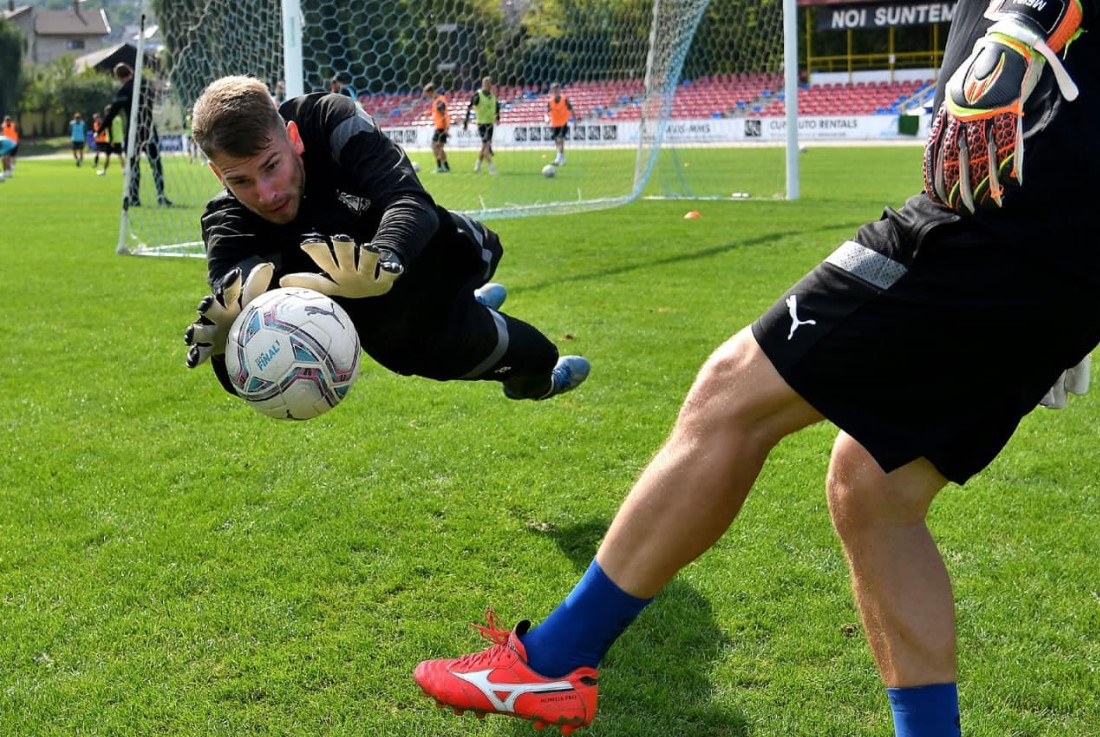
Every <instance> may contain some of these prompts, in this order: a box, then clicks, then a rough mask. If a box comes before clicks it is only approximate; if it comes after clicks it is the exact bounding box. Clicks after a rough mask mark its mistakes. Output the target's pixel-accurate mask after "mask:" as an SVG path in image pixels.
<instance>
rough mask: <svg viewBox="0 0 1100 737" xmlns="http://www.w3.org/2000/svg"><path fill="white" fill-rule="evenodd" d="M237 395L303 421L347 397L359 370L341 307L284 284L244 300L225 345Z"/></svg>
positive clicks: (350, 328)
mask: <svg viewBox="0 0 1100 737" xmlns="http://www.w3.org/2000/svg"><path fill="white" fill-rule="evenodd" d="M225 367H226V369H228V371H229V380H230V382H231V383H232V384H233V388H234V389H235V390H236V391H237V394H239V395H240V396H241V398H243V399H244V401H245V402H247V403H248V405H249V406H250V407H252V408H253V409H254V410H256V411H257V412H261V413H263V414H265V415H270V416H271V417H277V418H279V419H281V420H308V419H311V418H313V417H316V416H317V415H320V414H324V413H325V412H328V411H329V410H330V409H332V408H333V407H335V406H336V405H337V404H339V403H340V402H341V401H342V400H343V399H344V397H346V396H347V394H348V391H349V390H350V389H351V386H352V384H354V383H355V379H356V377H357V376H358V375H359V334H358V333H356V332H355V326H354V325H352V323H351V318H350V317H348V313H347V312H345V311H344V308H342V307H341V306H340V305H338V304H336V303H335V302H334V301H332V300H331V299H330V298H328V297H326V296H325V295H323V294H321V293H320V292H315V291H313V290H312V289H302V288H299V287H283V288H281V289H273V290H272V291H270V292H265V293H264V294H261V295H260V296H259V297H257V298H256V299H254V300H252V301H251V302H249V303H248V304H247V305H246V306H245V308H244V309H243V310H241V314H240V315H239V316H238V317H237V319H236V320H235V321H234V322H233V326H232V327H231V328H230V329H229V339H228V340H227V342H226V346H225Z"/></svg>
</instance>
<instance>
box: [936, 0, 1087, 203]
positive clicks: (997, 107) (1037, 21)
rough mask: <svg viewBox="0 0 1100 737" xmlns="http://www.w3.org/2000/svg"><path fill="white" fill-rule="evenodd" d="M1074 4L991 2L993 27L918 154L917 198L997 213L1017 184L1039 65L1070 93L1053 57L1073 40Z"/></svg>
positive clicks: (1077, 18)
mask: <svg viewBox="0 0 1100 737" xmlns="http://www.w3.org/2000/svg"><path fill="white" fill-rule="evenodd" d="M1082 14H1083V9H1082V6H1081V0H1043V2H1034V0H1030V1H1029V0H992V2H991V3H990V4H989V8H988V9H987V10H986V12H985V15H986V17H987V18H989V19H990V20H993V21H994V23H993V25H992V26H990V28H989V30H988V31H987V32H986V35H985V36H983V37H982V38H980V39H978V42H977V43H975V44H974V50H973V51H972V52H971V54H970V56H969V57H968V58H967V59H966V61H964V62H963V63H962V65H961V66H960V67H959V68H958V69H956V70H955V73H954V74H952V75H951V78H950V79H949V80H948V81H947V86H946V88H945V89H944V102H943V104H942V105H941V106H940V109H939V110H938V111H937V113H936V118H935V120H934V121H933V123H932V132H931V134H930V135H929V138H928V144H927V145H926V146H925V149H924V187H925V192H927V193H928V196H929V197H931V198H932V199H933V200H935V201H936V202H939V203H940V204H943V205H947V206H948V207H950V208H951V209H953V210H955V211H957V212H965V211H969V212H974V210H975V208H977V207H1001V205H1002V198H1003V196H1004V192H1005V189H1006V188H1007V187H1012V186H1022V185H1023V183H1024V126H1023V119H1024V111H1025V107H1026V104H1027V100H1028V98H1029V97H1030V96H1031V93H1032V92H1033V91H1034V90H1035V85H1036V83H1037V82H1038V81H1039V77H1040V75H1041V74H1042V72H1043V69H1044V68H1045V67H1046V65H1047V64H1049V65H1050V68H1051V71H1052V72H1053V73H1054V77H1055V80H1056V81H1057V83H1058V88H1059V90H1060V91H1061V93H1062V96H1063V97H1065V98H1066V99H1067V100H1074V99H1076V97H1077V85H1075V84H1074V83H1073V80H1072V79H1070V76H1069V74H1068V73H1067V72H1066V69H1065V67H1064V66H1062V62H1061V60H1060V59H1059V58H1058V54H1059V53H1061V52H1062V51H1063V50H1064V49H1065V48H1066V46H1067V45H1068V44H1069V43H1070V41H1072V40H1073V39H1075V38H1076V37H1077V35H1078V34H1079V33H1080V32H1081V17H1082Z"/></svg>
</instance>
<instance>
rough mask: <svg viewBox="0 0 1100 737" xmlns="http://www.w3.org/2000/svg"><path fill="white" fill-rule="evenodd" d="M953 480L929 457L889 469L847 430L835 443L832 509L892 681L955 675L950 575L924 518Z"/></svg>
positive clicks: (866, 620) (870, 635)
mask: <svg viewBox="0 0 1100 737" xmlns="http://www.w3.org/2000/svg"><path fill="white" fill-rule="evenodd" d="M946 483H947V480H946V479H945V478H944V477H943V476H942V475H940V473H939V472H938V471H937V470H936V469H935V467H933V466H932V464H931V463H929V462H928V461H925V460H923V459H922V460H918V461H914V462H913V463H910V464H908V465H906V466H903V467H902V468H899V469H898V470H896V471H894V472H892V473H889V474H887V473H885V472H884V471H883V470H882V468H881V467H880V466H879V465H878V463H876V462H875V460H874V459H873V458H872V457H871V456H870V454H869V453H868V452H867V450H866V449H865V448H864V447H863V446H862V445H860V444H859V443H857V442H856V441H855V440H854V439H853V438H852V437H851V436H849V435H846V434H844V433H841V434H840V436H839V437H838V438H837V440H836V444H835V445H834V447H833V455H832V460H831V463H830V465H829V480H828V485H827V491H828V498H829V511H830V513H831V515H832V518H833V524H834V525H835V527H836V529H837V532H838V533H839V534H840V539H841V542H842V543H843V544H844V552H845V554H846V555H847V557H848V565H849V569H850V571H851V576H852V589H853V591H854V593H855V599H856V604H857V605H858V607H859V611H860V616H861V617H862V619H863V625H864V628H865V629H866V631H867V641H868V643H869V644H870V645H871V651H872V652H873V654H874V657H875V662H876V663H877V665H878V669H879V673H880V674H881V675H882V680H883V682H884V683H885V685H886V686H887V687H888V688H905V687H913V686H925V685H931V684H938V683H954V682H955V680H956V668H955V612H954V598H953V596H952V592H951V581H950V579H949V578H948V575H947V569H946V568H945V566H944V563H943V558H942V557H941V556H940V553H939V550H938V549H937V548H936V543H935V541H934V540H933V539H932V534H931V533H930V532H929V530H928V526H927V524H926V523H925V516H926V514H927V512H928V508H929V506H930V505H931V503H932V499H933V498H934V497H935V496H936V494H937V493H938V492H939V491H940V489H942V488H943V487H944V486H945V485H946Z"/></svg>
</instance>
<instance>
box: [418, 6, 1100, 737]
mask: <svg viewBox="0 0 1100 737" xmlns="http://www.w3.org/2000/svg"><path fill="white" fill-rule="evenodd" d="M1098 6H1100V0H1045V1H1044V2H1031V1H1027V0H1018V1H1016V2H1013V1H1012V0H995V2H992V3H988V4H987V2H986V0H960V2H959V3H958V5H957V6H956V11H955V17H954V21H953V23H952V27H951V31H950V34H949V37H948V41H947V48H946V53H945V55H944V64H943V76H942V78H941V84H940V87H939V100H938V101H937V105H938V113H937V120H936V122H935V125H934V129H933V133H932V136H931V140H930V142H929V144H928V149H927V155H926V157H925V174H926V185H925V191H924V192H923V193H921V194H918V195H917V196H915V197H913V198H911V199H910V200H909V201H908V202H906V203H905V204H904V206H902V207H901V208H899V209H897V210H893V209H887V210H886V211H885V213H884V214H883V217H882V219H881V220H878V221H877V222H872V223H868V224H867V225H864V226H863V227H862V228H860V229H859V230H858V231H857V232H856V233H855V235H854V236H853V237H852V239H851V240H848V241H846V242H844V243H843V244H841V245H840V246H839V247H838V248H837V249H836V250H835V251H834V252H833V253H832V254H831V255H830V256H828V257H827V258H826V259H825V262H824V263H822V264H821V265H820V266H818V267H817V268H816V269H814V270H813V271H811V272H810V274H809V275H807V276H806V277H805V278H803V279H802V280H801V281H800V282H798V283H797V284H795V285H794V287H792V288H791V289H790V290H789V291H788V292H787V293H786V294H785V295H783V297H782V298H781V299H779V300H778V301H777V302H776V303H775V304H774V306H773V307H772V308H771V309H770V310H768V311H767V312H766V313H765V314H764V315H763V316H762V317H761V318H760V319H758V320H757V321H756V322H754V323H753V324H752V325H751V326H749V327H746V328H745V329H743V330H742V331H741V332H739V333H737V334H736V335H734V336H733V337H732V338H730V339H729V340H728V341H727V342H726V343H725V344H723V345H722V346H720V347H719V348H718V349H717V350H716V351H715V352H714V353H713V354H712V355H711V357H710V358H709V360H707V362H706V363H705V364H704V365H703V368H702V370H701V371H700V373H699V375H698V377H697V379H696V381H695V384H694V386H693V387H692V388H691V391H690V393H689V395H688V397H687V399H686V400H685V401H684V404H683V407H682V408H681V410H680V415H679V417H678V418H677V420H676V424H675V426H674V428H673V430H672V434H671V436H670V437H669V438H668V440H667V441H666V443H665V445H664V447H663V448H661V450H660V451H658V453H657V455H656V456H655V457H654V458H653V460H652V461H651V462H650V464H649V466H648V467H647V468H646V469H645V471H644V472H643V473H642V475H641V477H640V478H639V480H638V481H637V482H636V483H635V486H634V489H633V490H632V491H631V493H630V494H629V496H628V497H627V498H626V501H625V502H624V504H623V505H622V507H621V508H620V509H619V512H618V514H617V515H616V517H615V519H614V521H613V522H612V523H611V528H610V530H609V531H608V533H607V536H606V537H605V538H604V540H603V543H602V544H601V545H600V548H599V550H598V551H597V553H596V556H595V560H593V561H592V564H591V565H590V567H589V569H588V571H587V572H586V573H585V575H584V576H583V578H582V579H581V580H580V582H579V583H578V584H577V585H576V587H575V588H574V589H573V591H572V593H570V594H569V596H568V597H567V598H566V599H565V600H564V601H562V603H561V604H560V605H559V606H558V607H557V608H556V609H555V610H554V611H553V612H552V613H551V614H550V615H549V617H548V618H547V619H545V620H544V621H543V622H541V623H539V624H538V625H537V626H535V627H533V628H532V627H531V626H530V623H529V622H527V621H523V622H521V623H520V624H519V625H518V626H517V627H516V628H515V629H513V630H511V631H509V630H507V629H506V628H505V627H502V626H501V625H500V624H499V621H497V620H496V618H495V617H490V620H492V621H490V623H489V626H488V627H485V628H483V629H482V631H483V633H484V634H485V635H486V637H487V639H489V640H490V641H492V642H493V643H494V646H493V647H491V648H489V649H488V650H485V651H483V652H480V653H475V654H472V655H468V656H466V657H463V658H457V659H444V660H428V661H425V662H423V663H421V664H420V665H419V667H418V668H417V669H416V672H415V674H414V677H415V679H416V682H417V684H418V685H419V686H420V688H421V689H422V690H423V691H424V692H425V693H426V694H427V695H428V696H430V697H432V698H433V699H434V700H435V701H437V702H438V703H440V704H443V705H447V706H450V707H452V708H454V709H456V710H459V711H462V710H470V711H474V712H476V713H479V714H484V713H487V712H491V713H498V714H508V715H511V716H516V717H520V718H523V719H527V720H531V721H533V722H534V723H535V726H536V727H537V726H540V725H541V726H545V725H547V724H552V725H557V726H559V727H561V731H562V733H563V734H567V733H569V732H572V731H573V730H574V729H577V728H579V727H582V726H584V725H586V724H588V723H589V722H590V721H591V720H592V718H593V716H594V714H595V710H596V700H597V690H598V688H599V681H598V676H599V672H598V667H599V666H600V663H601V661H602V660H603V657H604V655H605V654H606V653H607V651H608V649H609V648H610V647H611V646H612V644H613V643H614V642H615V640H616V639H617V638H618V637H619V636H620V635H621V634H622V632H623V630H624V629H625V628H627V627H628V626H629V624H630V623H631V621H632V620H634V618H635V617H637V616H638V615H639V614H640V613H641V612H642V611H643V609H644V608H645V607H646V606H647V605H648V604H649V602H650V601H651V600H652V599H653V597H654V596H656V595H657V594H658V592H660V591H661V590H662V589H663V588H664V586H665V585H666V584H667V583H668V582H669V580H670V579H671V578H672V576H674V575H675V574H676V572H677V571H679V570H680V569H681V568H682V567H684V566H685V565H687V564H688V563H689V562H691V561H692V560H694V559H695V558H696V557H698V556H699V555H701V554H702V553H703V552H704V551H706V550H707V549H708V548H710V547H711V546H712V545H713V544H714V543H715V542H716V541H717V540H718V539H719V538H720V537H721V536H722V535H723V534H724V533H725V531H726V529H727V528H728V527H729V525H730V524H731V523H732V522H733V520H734V518H735V517H736V516H737V515H738V513H739V511H740V510H741V507H742V504H743V502H744V501H745V498H746V497H747V495H748V493H749V491H750V490H751V488H752V486H753V484H754V483H755V480H756V477H757V475H758V474H759V472H760V470H761V468H762V466H763V465H764V463H765V461H766V460H767V457H768V455H769V454H770V452H771V451H772V449H773V448H774V447H775V446H776V445H777V444H778V443H779V442H780V440H781V439H783V438H784V437H785V436H787V435H790V434H792V433H795V432H797V431H799V430H800V429H802V428H804V427H807V426H809V425H811V424H814V423H817V422H820V421H821V420H823V419H828V420H830V421H832V422H833V423H834V424H836V425H837V426H838V427H839V428H840V434H839V436H838V437H837V438H836V441H835V443H834V445H833V448H832V456H831V463H830V467H829V472H828V477H827V480H826V495H827V498H828V504H829V510H830V512H831V514H832V519H833V524H834V526H835V527H836V530H837V532H838V533H839V536H840V539H841V542H842V544H843V546H844V551H845V553H846V556H847V559H848V564H849V571H850V575H851V581H852V588H853V590H854V593H855V598H856V603H857V605H858V607H859V610H860V614H861V617H862V620H863V624H864V630H865V632H866V635H867V639H868V642H869V644H870V648H871V652H872V654H873V656H874V658H875V662H876V664H877V666H878V670H879V674H880V676H881V679H882V682H883V685H884V686H885V688H886V692H887V693H886V696H887V697H888V700H889V703H890V706H891V709H892V711H893V720H894V729H895V733H896V734H897V735H898V737H957V736H958V735H959V734H960V713H959V702H958V689H957V686H956V675H957V671H956V652H955V648H956V633H955V619H954V605H953V595H952V591H951V584H950V581H949V578H948V573H947V569H946V567H945V566H944V562H943V559H942V557H941V555H940V553H939V551H938V549H937V547H936V543H935V540H934V539H933V537H932V534H931V532H930V531H929V529H928V526H927V520H926V516H927V513H928V510H929V508H930V506H931V505H932V503H933V501H934V500H935V498H936V496H937V495H938V494H939V493H940V491H941V490H942V489H944V488H945V487H946V486H947V485H948V484H949V483H952V482H953V483H955V484H963V483H965V482H966V481H967V479H969V478H970V477H972V476H973V475H974V474H976V473H978V472H979V471H981V470H982V469H983V468H985V467H986V466H987V465H988V464H989V463H990V462H991V461H992V460H993V459H994V458H995V457H996V456H997V454H998V453H999V452H1000V451H1001V449H1002V448H1003V447H1004V445H1005V443H1006V442H1008V439H1009V438H1010V437H1011V436H1012V434H1013V432H1014V431H1015V429H1016V426H1017V424H1018V423H1019V422H1020V419H1021V418H1022V417H1023V416H1024V415H1025V414H1027V413H1028V412H1030V411H1032V410H1033V409H1034V408H1035V407H1036V406H1037V405H1038V404H1039V403H1040V402H1041V401H1044V400H1045V399H1047V398H1049V399H1050V400H1051V404H1052V405H1057V404H1060V403H1064V401H1065V396H1066V389H1069V390H1071V391H1073V390H1075V391H1077V392H1080V391H1083V389H1084V386H1083V385H1082V384H1083V383H1084V382H1080V383H1078V382H1077V381H1076V380H1075V379H1076V377H1077V376H1078V374H1079V370H1074V371H1069V372H1067V371H1066V369H1067V368H1069V367H1077V366H1083V365H1084V363H1085V362H1083V359H1084V358H1085V357H1086V356H1087V355H1088V354H1089V353H1090V352H1091V350H1092V349H1093V348H1094V347H1095V346H1096V344H1097V343H1098V342H1100V309H1097V295H1100V248H1097V246H1096V236H1095V233H1094V232H1093V231H1094V229H1095V225H1094V224H1093V222H1092V216H1091V213H1092V211H1093V208H1094V207H1095V203H1094V199H1095V194H1094V193H1093V191H1092V186H1091V182H1093V181H1095V179H1096V177H1097V175H1098V174H1100V135H1098V134H1097V125H1098V122H1100V38H1098V36H1100V27H1098V25H1097V24H1098V22H1100V7H1098ZM992 367H996V368H995V370H991V368H992ZM1052 385H1053V386H1054V390H1053V391H1051V392H1050V393H1049V394H1048V390H1050V389H1051V387H1052ZM1040 501H1041V500H1040ZM777 565H782V564H781V563H778V564H777ZM520 598H523V597H522V595H520ZM536 598H537V597H536ZM972 611H974V610H973V609H972ZM662 677H664V676H662V675H661V674H657V673H655V674H653V678H654V680H655V681H658V682H659V680H660V679H661V678H662ZM609 697H610V698H612V699H615V698H621V697H620V696H619V695H617V694H615V693H613V692H612V693H611V694H610V695H609ZM628 700H629V699H626V701H628ZM885 700H886V699H884V701H885ZM623 708H627V707H620V709H619V710H620V711H622V710H623ZM673 708H675V705H673ZM975 721H976V722H978V723H980V717H978V718H976V719H975ZM747 731H752V730H751V728H750V729H748V730H747Z"/></svg>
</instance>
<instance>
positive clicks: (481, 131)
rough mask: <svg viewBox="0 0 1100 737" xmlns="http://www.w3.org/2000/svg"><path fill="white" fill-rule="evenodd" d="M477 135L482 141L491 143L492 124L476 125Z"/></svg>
mask: <svg viewBox="0 0 1100 737" xmlns="http://www.w3.org/2000/svg"><path fill="white" fill-rule="evenodd" d="M477 137H478V138H480V139H481V142H482V143H492V141H493V124H492V123H489V124H488V125H478V127H477Z"/></svg>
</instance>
